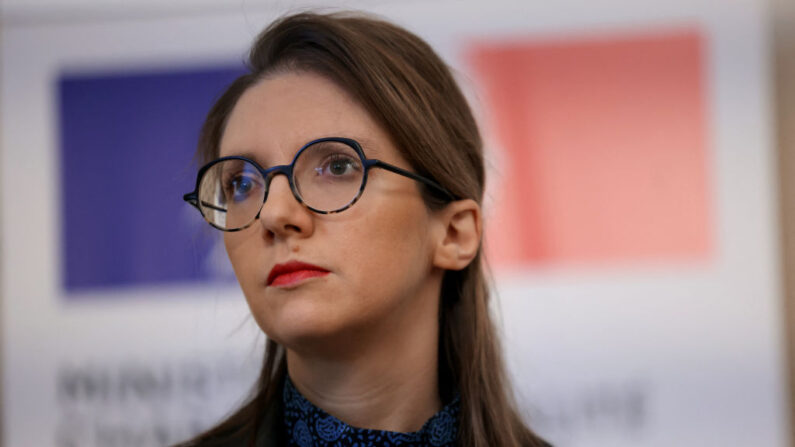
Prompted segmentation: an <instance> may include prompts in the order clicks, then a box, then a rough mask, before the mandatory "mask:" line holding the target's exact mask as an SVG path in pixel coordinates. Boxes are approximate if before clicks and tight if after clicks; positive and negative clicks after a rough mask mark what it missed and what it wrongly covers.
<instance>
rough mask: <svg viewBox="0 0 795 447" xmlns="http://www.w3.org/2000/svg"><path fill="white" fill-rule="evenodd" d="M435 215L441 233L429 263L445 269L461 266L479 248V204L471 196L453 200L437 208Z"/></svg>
mask: <svg viewBox="0 0 795 447" xmlns="http://www.w3.org/2000/svg"><path fill="white" fill-rule="evenodd" d="M437 218H438V219H439V221H438V224H439V225H441V226H442V235H441V238H440V239H439V240H438V241H437V243H436V251H435V252H434V256H433V265H434V266H436V267H439V268H442V269H445V270H461V269H463V268H465V267H466V266H468V265H469V263H470V262H472V260H473V259H474V258H475V256H476V255H477V253H478V249H479V248H480V237H481V230H482V228H483V225H482V222H481V215H480V205H478V203H477V202H475V201H474V200H472V199H464V200H456V201H455V202H451V203H449V204H448V205H447V206H446V207H445V208H443V209H442V210H440V211H438V214H437Z"/></svg>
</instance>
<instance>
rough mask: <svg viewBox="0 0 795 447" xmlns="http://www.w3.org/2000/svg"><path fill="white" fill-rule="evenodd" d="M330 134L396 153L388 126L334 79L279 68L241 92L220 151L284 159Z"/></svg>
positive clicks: (375, 152)
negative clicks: (276, 71)
mask: <svg viewBox="0 0 795 447" xmlns="http://www.w3.org/2000/svg"><path fill="white" fill-rule="evenodd" d="M332 136H334V137H347V138H353V139H355V140H357V141H359V142H360V143H361V144H362V147H363V148H364V150H365V152H366V153H367V156H368V157H375V156H378V157H384V156H388V158H392V157H394V156H397V151H396V150H395V149H394V147H393V145H392V144H391V142H390V138H389V137H388V135H387V134H386V132H385V131H384V130H383V129H382V128H381V126H379V125H378V123H376V121H375V120H374V119H373V118H372V117H371V116H370V114H369V113H368V112H367V111H366V110H365V109H364V108H363V107H362V106H360V105H359V104H358V103H357V102H356V101H354V100H353V98H352V97H351V96H350V95H348V94H347V93H346V92H345V91H344V90H343V89H341V88H340V87H339V86H337V84H335V83H334V82H332V81H330V80H328V79H326V78H324V77H322V76H320V75H316V74H313V73H291V72H288V73H280V74H277V75H273V76H270V77H267V78H265V79H263V80H262V81H260V82H258V83H257V84H255V85H254V86H252V87H251V88H249V89H248V90H247V91H246V92H245V93H243V95H242V96H241V97H240V99H239V100H238V102H237V104H236V105H235V107H234V109H233V110H232V113H231V114H230V116H229V119H228V121H227V125H226V129H225V130H224V134H223V137H222V139H221V145H220V156H222V157H223V156H227V155H248V156H250V157H252V158H254V159H256V160H258V161H260V162H262V163H264V164H267V165H273V164H285V163H289V161H290V160H291V159H292V157H293V155H295V152H296V151H297V150H298V149H299V148H300V147H301V146H303V145H304V144H306V143H307V142H309V141H311V140H314V139H317V138H322V137H332Z"/></svg>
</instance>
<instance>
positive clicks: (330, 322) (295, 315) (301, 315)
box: [256, 300, 350, 350]
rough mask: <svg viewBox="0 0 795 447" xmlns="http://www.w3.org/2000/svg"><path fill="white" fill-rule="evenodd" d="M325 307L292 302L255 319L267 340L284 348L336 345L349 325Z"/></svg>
mask: <svg viewBox="0 0 795 447" xmlns="http://www.w3.org/2000/svg"><path fill="white" fill-rule="evenodd" d="M324 307H325V306H318V305H312V304H311V303H308V302H305V301H304V302H301V300H294V301H291V302H288V303H284V305H283V306H281V308H280V309H278V310H276V311H273V310H271V311H269V312H268V315H267V316H264V315H263V318H257V319H256V320H257V323H258V324H259V326H260V328H261V329H262V331H263V332H265V334H266V335H267V336H268V338H270V339H272V340H274V341H276V342H277V343H279V344H280V345H282V346H284V347H285V348H288V349H296V350H301V349H306V348H309V347H320V346H322V345H328V344H329V343H336V342H338V341H339V338H340V336H342V335H343V334H345V333H346V332H347V331H346V329H347V328H348V327H349V326H350V325H348V324H345V322H344V318H341V316H340V315H339V314H338V313H336V312H334V310H331V309H325V308H324Z"/></svg>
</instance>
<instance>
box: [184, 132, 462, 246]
mask: <svg viewBox="0 0 795 447" xmlns="http://www.w3.org/2000/svg"><path fill="white" fill-rule="evenodd" d="M324 141H331V142H337V143H343V144H345V145H347V146H350V147H351V148H353V150H354V151H356V154H357V155H358V156H359V160H360V161H361V163H362V168H363V173H362V184H361V186H359V191H358V192H357V193H356V196H355V197H354V198H353V200H351V201H350V202H348V203H347V204H346V205H345V206H343V207H341V208H339V209H336V210H332V211H324V210H319V209H316V208H313V207H311V206H309V205H307V204H306V203H305V202H304V200H303V199H302V198H301V194H300V193H299V192H298V188H297V186H296V185H295V179H294V177H293V169H294V167H295V162H296V160H298V158H299V157H300V156H301V153H302V152H303V151H305V150H306V149H307V148H309V147H311V146H312V145H314V144H317V143H322V142H324ZM226 160H242V161H245V162H248V163H251V164H252V165H253V166H254V167H255V168H257V170H258V171H259V173H260V175H262V178H263V179H265V196H264V197H263V199H262V205H260V208H259V210H258V211H257V215H256V216H254V218H253V219H252V220H251V222H249V223H247V224H246V225H245V226H243V227H240V228H232V229H227V228H222V227H219V226H218V225H215V224H214V223H212V222H210V220H208V219H207V216H205V215H204V211H202V206H204V207H207V208H211V209H215V210H218V211H223V212H226V210H225V209H220V208H218V207H216V206H214V205H212V204H210V203H207V202H202V204H201V205H202V206H199V187H200V185H201V182H202V178H203V177H204V174H205V173H206V172H207V171H208V170H209V169H210V168H212V167H213V166H214V165H216V164H218V163H221V162H223V161H226ZM371 168H381V169H386V170H387V171H390V172H394V173H395V174H398V175H402V176H404V177H408V178H410V179H412V180H416V181H418V182H420V183H422V184H424V185H426V186H428V187H430V188H432V189H433V190H435V191H436V192H438V193H439V194H440V195H441V196H442V197H444V198H445V200H448V201H454V200H456V197H455V196H454V195H453V194H452V193H450V192H449V191H448V190H447V189H445V188H444V187H443V186H442V185H440V184H438V183H436V182H435V181H433V180H431V179H429V178H426V177H423V176H421V175H419V174H415V173H413V172H410V171H407V170H405V169H402V168H399V167H397V166H394V165H391V164H389V163H385V162H383V161H381V160H377V159H374V158H367V157H366V156H365V155H364V150H362V146H361V145H360V144H359V142H358V141H356V140H353V139H350V138H343V137H326V138H318V139H316V140H312V141H310V142H308V143H306V144H304V145H303V146H301V149H299V150H298V152H296V154H295V156H294V157H293V161H292V162H290V164H289V165H278V166H273V167H270V168H268V169H265V168H263V167H262V166H260V165H259V163H257V162H256V161H254V160H251V159H250V158H247V157H243V156H239V155H230V156H228V157H221V158H219V159H216V160H213V161H211V162H209V163H207V164H206V165H204V166H202V167H201V169H199V173H198V174H197V176H196V187H195V189H194V190H193V191H191V192H189V193H187V194H185V195H183V196H182V200H184V201H186V202H188V203H189V204H191V205H193V206H194V207H195V208H196V209H197V210H199V213H200V214H201V215H202V217H204V220H206V221H207V223H209V224H210V225H211V226H212V227H214V228H216V229H218V230H221V231H227V232H233V231H240V230H244V229H246V228H248V227H249V226H251V224H253V223H254V222H255V221H256V220H257V219H259V217H260V213H261V212H262V207H263V206H264V205H265V201H266V200H268V193H269V192H270V183H271V180H273V178H274V177H275V176H277V175H279V174H283V175H285V176H286V177H287V181H288V183H289V184H290V190H291V191H292V193H293V196H294V197H295V199H296V200H297V201H298V203H300V204H301V205H303V206H304V207H306V208H307V209H309V210H311V211H313V212H315V213H318V214H334V213H339V212H342V211H345V210H346V209H348V208H350V207H351V206H353V204H354V203H356V202H357V201H358V200H359V198H360V197H361V196H362V193H363V192H364V188H365V186H366V185H367V173H368V172H369V171H370V169H371Z"/></svg>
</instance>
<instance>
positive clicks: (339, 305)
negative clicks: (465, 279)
mask: <svg viewBox="0 0 795 447" xmlns="http://www.w3.org/2000/svg"><path fill="white" fill-rule="evenodd" d="M322 137H347V138H352V139H354V140H357V141H358V142H359V143H360V144H361V145H362V148H363V149H364V153H365V155H366V157H367V158H377V159H380V160H382V161H385V162H387V163H391V164H394V165H397V166H399V167H402V168H406V169H410V167H409V166H408V164H407V163H406V161H405V160H404V159H403V158H402V157H401V155H400V153H399V152H398V150H397V149H396V148H395V146H394V145H393V144H392V142H391V140H390V138H389V136H388V135H387V134H386V132H385V131H384V130H383V129H382V128H381V127H380V126H379V125H378V124H377V123H376V122H375V121H374V120H373V119H372V118H371V117H370V116H369V114H368V113H367V112H366V111H365V110H364V109H363V108H362V107H361V106H360V105H359V104H357V103H356V102H354V101H353V100H352V99H351V98H350V97H349V95H347V94H346V93H345V92H344V91H343V90H342V89H340V88H339V87H337V85H336V84H334V83H332V82H331V81H329V80H327V79H326V78H324V77H321V76H319V75H315V74H309V73H282V74H277V75H274V76H272V77H268V78H266V79H264V80H262V81H260V82H259V83H258V84H256V85H255V86H253V87H251V88H250V89H249V90H247V91H246V92H245V93H244V94H243V95H242V97H241V98H240V100H239V101H238V103H237V105H236V106H235V108H234V110H233V111H232V113H231V115H230V117H229V120H228V123H227V127H226V130H225V132H224V135H223V138H222V140H221V145H220V155H221V156H227V155H247V156H249V157H250V158H252V159H254V160H255V161H256V162H258V163H259V164H260V165H261V166H262V167H264V168H266V169H267V168H268V167H271V166H274V165H283V164H289V163H290V162H291V161H292V159H293V157H294V156H295V154H296V152H297V151H298V149H299V148H301V147H302V146H303V145H304V144H306V143H307V142H309V141H312V140H314V139H317V138H322ZM437 220H438V219H437V218H436V217H435V216H434V213H432V212H431V211H429V210H428V209H427V208H426V206H425V204H424V202H423V200H422V198H421V195H420V193H419V188H418V187H417V184H416V182H414V181H413V180H411V179H408V178H405V177H402V176H400V175H397V174H394V173H391V172H388V171H385V170H382V169H371V170H370V171H369V174H368V180H367V186H366V188H365V190H364V193H363V194H362V196H361V197H360V199H359V200H358V202H356V203H355V204H354V205H353V206H352V207H351V208H349V209H347V210H345V211H342V212H341V213H337V214H327V215H323V214H317V213H314V212H312V211H310V210H308V209H307V208H305V207H304V206H302V205H301V204H300V203H299V202H298V201H297V200H296V199H295V197H294V196H293V194H292V192H291V190H290V187H289V184H288V180H287V178H286V177H285V176H283V175H278V176H276V177H274V178H273V180H272V181H271V183H270V190H269V193H268V197H267V200H266V201H265V203H264V205H263V207H262V211H261V213H260V217H259V220H258V221H255V222H254V224H252V225H251V226H250V227H248V228H246V229H245V230H242V231H239V232H233V233H225V236H224V242H225V245H226V249H227V253H228V255H229V259H230V260H231V262H232V266H233V268H234V270H235V274H236V275H237V279H238V281H239V282H240V285H241V287H242V289H243V292H244V294H245V296H246V300H247V301H248V304H249V306H250V308H251V312H252V314H253V316H254V318H255V320H256V321H257V323H258V324H259V326H260V327H261V328H262V329H263V331H264V332H265V333H266V334H267V335H268V336H269V337H271V338H273V339H274V340H276V341H277V342H280V343H282V344H283V345H285V346H287V347H294V346H302V344H306V343H317V342H319V341H321V340H328V341H332V340H334V339H335V338H338V336H342V337H347V338H346V339H351V338H350V337H351V336H356V335H362V334H367V333H371V332H373V330H375V329H377V328H383V327H392V328H393V329H405V327H404V326H405V325H406V324H410V323H408V322H411V321H420V320H423V321H428V319H427V318H418V317H419V316H420V313H426V312H428V311H429V309H430V311H431V312H432V313H431V316H432V319H435V318H436V316H435V315H436V314H435V312H433V309H436V308H437V307H436V306H438V293H439V284H440V278H441V270H440V269H439V268H436V267H434V265H433V262H432V260H433V252H434V249H435V247H436V245H437V243H438V240H439V238H440V237H442V236H443V232H444V231H443V226H442V225H441V224H440V222H437ZM291 261H299V262H303V263H308V264H312V265H315V266H318V267H320V268H322V269H323V270H326V271H328V273H325V274H322V275H319V276H316V275H311V274H307V275H303V276H302V275H301V274H300V273H299V274H298V275H297V276H285V277H282V278H281V279H278V278H277V279H276V280H275V281H272V282H271V283H269V274H271V272H272V270H273V268H274V266H277V265H284V264H286V263H289V262H291ZM271 280H273V277H272V276H271ZM429 301H431V302H430V303H429ZM429 306H430V307H429ZM426 316H427V315H426ZM368 331H369V332H368Z"/></svg>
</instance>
